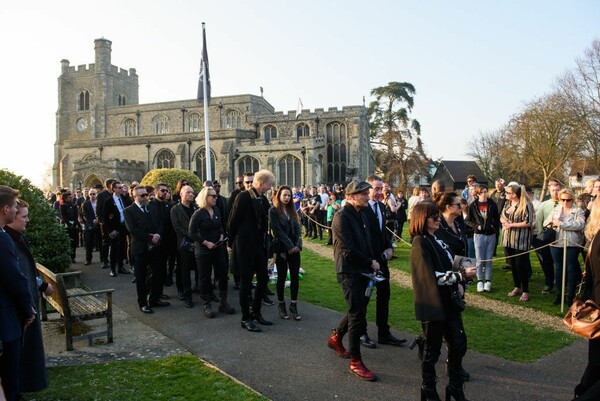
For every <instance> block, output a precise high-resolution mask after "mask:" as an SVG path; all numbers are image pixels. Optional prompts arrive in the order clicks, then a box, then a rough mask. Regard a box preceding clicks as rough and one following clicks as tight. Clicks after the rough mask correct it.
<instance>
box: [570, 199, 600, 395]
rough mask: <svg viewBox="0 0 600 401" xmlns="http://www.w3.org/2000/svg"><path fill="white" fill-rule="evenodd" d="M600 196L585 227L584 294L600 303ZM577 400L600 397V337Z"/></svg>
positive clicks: (592, 347)
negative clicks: (587, 243) (588, 243)
mask: <svg viewBox="0 0 600 401" xmlns="http://www.w3.org/2000/svg"><path fill="white" fill-rule="evenodd" d="M598 231H600V197H596V199H595V200H594V202H593V205H592V211H591V213H590V216H589V217H588V222H587V225H586V227H585V237H586V238H587V239H588V240H589V241H590V248H589V250H588V254H587V258H586V263H585V278H584V294H585V296H586V297H587V298H588V299H590V300H592V301H594V302H595V303H596V304H598V303H600V235H596V234H598ZM575 399H576V400H577V401H585V400H590V401H591V400H598V399H600V339H597V340H589V342H588V363H587V366H586V368H585V371H584V372H583V376H582V377H581V381H580V382H579V384H578V385H577V386H576V387H575Z"/></svg>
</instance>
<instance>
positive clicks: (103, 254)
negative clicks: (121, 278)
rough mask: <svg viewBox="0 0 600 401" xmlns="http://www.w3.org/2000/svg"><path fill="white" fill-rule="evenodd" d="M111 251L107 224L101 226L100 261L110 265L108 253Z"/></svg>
mask: <svg viewBox="0 0 600 401" xmlns="http://www.w3.org/2000/svg"><path fill="white" fill-rule="evenodd" d="M109 249H110V236H109V235H108V227H106V224H103V223H102V224H100V260H101V261H102V262H103V263H105V264H108V251H109Z"/></svg>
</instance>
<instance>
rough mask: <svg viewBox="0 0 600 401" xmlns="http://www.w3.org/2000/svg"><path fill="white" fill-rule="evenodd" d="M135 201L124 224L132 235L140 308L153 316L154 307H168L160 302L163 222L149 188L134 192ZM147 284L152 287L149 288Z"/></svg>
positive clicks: (139, 187) (136, 189)
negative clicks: (149, 195) (160, 256)
mask: <svg viewBox="0 0 600 401" xmlns="http://www.w3.org/2000/svg"><path fill="white" fill-rule="evenodd" d="M133 194H134V198H135V201H134V203H133V204H132V205H130V206H128V207H127V208H126V209H125V224H126V225H127V229H128V230H129V234H130V235H131V254H132V255H133V261H134V264H135V271H134V272H135V284H136V290H137V296H138V299H137V301H138V306H139V308H140V310H141V311H142V312H144V313H153V312H154V311H153V310H152V307H153V306H168V305H170V304H169V302H165V301H162V300H161V299H160V293H161V291H162V280H161V279H160V278H159V275H160V274H161V273H162V272H161V270H160V258H159V250H158V248H159V246H160V238H161V233H162V221H161V220H160V215H159V211H158V209H157V207H156V205H153V204H149V202H148V201H149V199H148V192H147V191H146V187H143V186H137V187H136V188H135V189H134V190H133ZM147 281H149V282H150V285H149V286H148V285H147Z"/></svg>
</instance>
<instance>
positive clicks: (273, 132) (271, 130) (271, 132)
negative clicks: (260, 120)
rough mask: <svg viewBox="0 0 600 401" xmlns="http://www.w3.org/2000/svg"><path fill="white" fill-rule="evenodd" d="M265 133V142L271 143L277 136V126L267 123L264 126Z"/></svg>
mask: <svg viewBox="0 0 600 401" xmlns="http://www.w3.org/2000/svg"><path fill="white" fill-rule="evenodd" d="M263 134H264V136H265V143H271V139H276V138H277V127H275V126H274V125H267V126H266V127H265V128H263Z"/></svg>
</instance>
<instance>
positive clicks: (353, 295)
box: [336, 273, 369, 358]
mask: <svg viewBox="0 0 600 401" xmlns="http://www.w3.org/2000/svg"><path fill="white" fill-rule="evenodd" d="M338 281H339V283H340V286H341V287H342V293H343V294H344V299H345V300H346V305H347V306H348V311H347V312H346V314H345V315H344V317H343V318H342V320H340V322H339V323H338V325H337V328H336V332H337V333H338V334H339V335H340V336H342V337H343V336H344V335H346V333H348V342H349V349H348V351H349V352H350V355H351V356H353V357H359V358H360V336H361V335H362V334H363V333H364V332H365V330H366V329H367V299H366V298H367V297H365V290H366V289H367V285H368V284H369V279H368V278H367V277H365V276H363V275H362V274H343V273H342V274H338Z"/></svg>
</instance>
